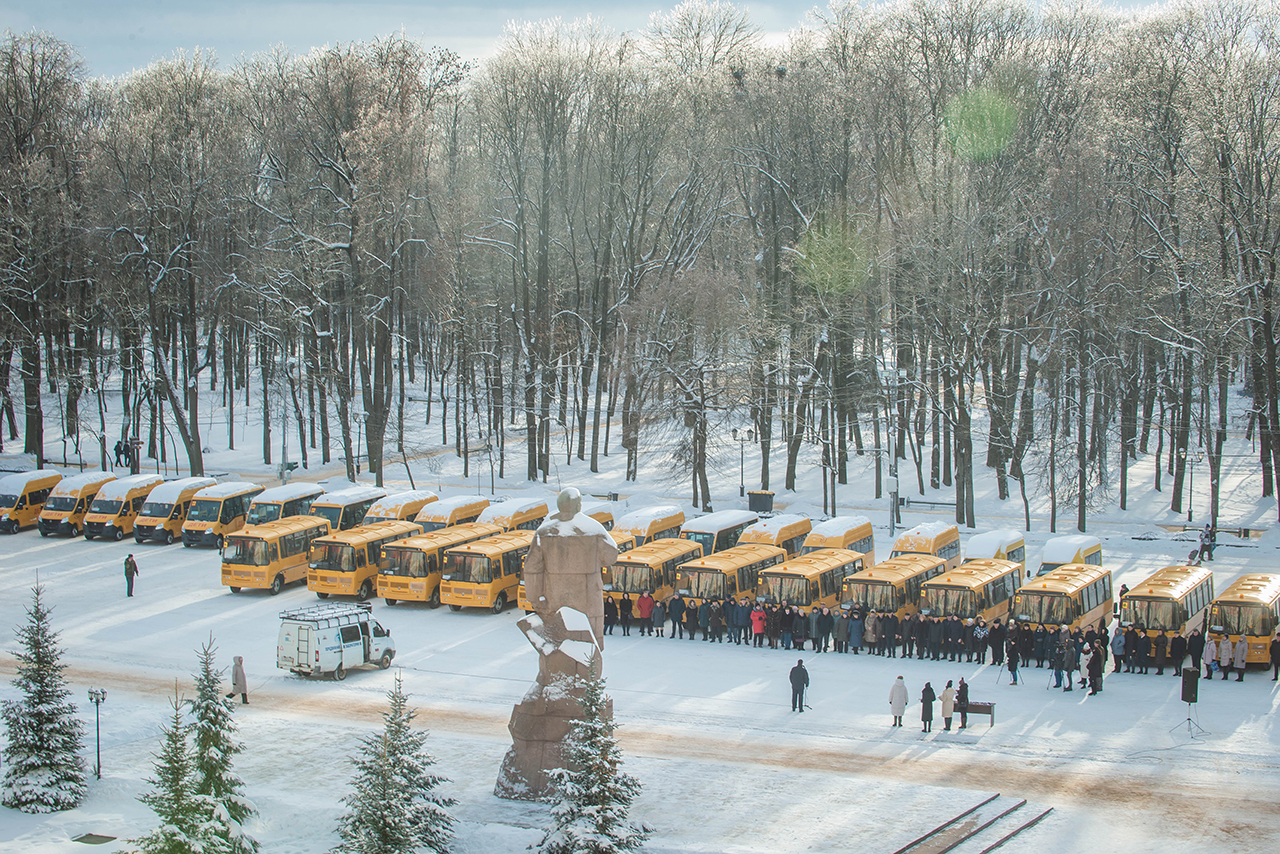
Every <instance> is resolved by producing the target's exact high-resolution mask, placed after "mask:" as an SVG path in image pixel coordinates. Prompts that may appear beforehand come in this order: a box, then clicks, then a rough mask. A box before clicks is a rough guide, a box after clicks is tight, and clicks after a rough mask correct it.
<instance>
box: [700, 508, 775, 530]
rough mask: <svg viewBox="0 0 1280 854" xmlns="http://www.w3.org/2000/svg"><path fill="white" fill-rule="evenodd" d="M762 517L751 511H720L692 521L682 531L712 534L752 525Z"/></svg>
mask: <svg viewBox="0 0 1280 854" xmlns="http://www.w3.org/2000/svg"><path fill="white" fill-rule="evenodd" d="M759 518H760V517H759V516H757V515H756V514H754V513H752V512H751V511H750V510H718V511H716V512H715V513H708V514H707V515H705V516H699V517H698V518H696V519H690V520H689V521H688V522H685V523H684V525H682V526H681V528H680V529H681V530H682V531H695V532H697V533H699V534H712V533H715V532H716V531H720V530H722V529H724V528H730V527H732V526H734V525H750V524H751V523H752V522H755V521H757V520H758V519H759Z"/></svg>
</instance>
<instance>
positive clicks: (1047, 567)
mask: <svg viewBox="0 0 1280 854" xmlns="http://www.w3.org/2000/svg"><path fill="white" fill-rule="evenodd" d="M1060 566H1062V564H1060V563H1042V564H1040V568H1039V569H1037V570H1036V578H1039V577H1040V576H1042V575H1045V574H1047V573H1050V572H1053V571H1054V570H1055V569H1057V568H1058V567H1060Z"/></svg>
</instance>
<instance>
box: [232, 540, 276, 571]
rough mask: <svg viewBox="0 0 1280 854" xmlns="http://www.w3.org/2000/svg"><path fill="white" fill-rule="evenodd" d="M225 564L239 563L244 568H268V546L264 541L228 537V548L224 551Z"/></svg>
mask: <svg viewBox="0 0 1280 854" xmlns="http://www.w3.org/2000/svg"><path fill="white" fill-rule="evenodd" d="M222 562H223V563H238V564H242V565H244V566H266V565H267V562H268V561H267V544H266V542H264V541H263V540H252V539H249V538H248V537H227V546H226V548H225V549H223V551H222Z"/></svg>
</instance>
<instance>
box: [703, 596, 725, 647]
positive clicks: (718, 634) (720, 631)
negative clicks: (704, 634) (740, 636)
mask: <svg viewBox="0 0 1280 854" xmlns="http://www.w3.org/2000/svg"><path fill="white" fill-rule="evenodd" d="M707 623H708V624H709V625H710V627H711V640H712V642H713V643H724V608H723V606H721V604H720V600H718V599H717V600H716V601H714V602H712V603H711V607H710V608H708V609H707Z"/></svg>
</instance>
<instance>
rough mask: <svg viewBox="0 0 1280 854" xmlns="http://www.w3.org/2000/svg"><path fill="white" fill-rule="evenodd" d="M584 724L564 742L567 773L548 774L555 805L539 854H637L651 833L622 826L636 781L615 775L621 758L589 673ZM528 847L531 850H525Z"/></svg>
mask: <svg viewBox="0 0 1280 854" xmlns="http://www.w3.org/2000/svg"><path fill="white" fill-rule="evenodd" d="M582 694H583V695H582V699H581V700H580V701H579V704H580V705H581V707H582V712H583V719H582V720H580V721H575V722H574V724H573V728H572V729H571V730H570V732H569V737H568V739H567V740H566V742H565V753H564V759H565V764H566V765H567V766H568V767H567V768H560V769H557V770H555V771H552V772H551V776H552V779H553V780H555V782H556V785H557V787H558V788H559V790H560V799H559V800H558V801H557V802H556V803H555V804H554V805H553V806H552V807H551V817H552V818H553V819H555V826H554V827H553V828H551V829H550V830H548V831H547V833H546V835H545V836H543V838H542V842H541V843H539V844H538V847H537V850H538V852H539V854H615V852H622V851H637V850H639V849H640V846H642V845H643V844H644V841H645V840H646V839H648V838H649V835H650V834H651V833H652V832H653V831H651V830H650V829H649V828H648V827H645V826H644V825H641V826H640V827H636V826H635V825H632V824H630V823H629V822H628V821H627V813H628V811H629V810H630V808H631V802H632V801H633V800H635V797H636V795H638V794H640V781H639V780H637V779H636V778H635V777H632V776H631V775H629V774H625V773H623V772H622V771H621V770H620V766H621V765H622V753H621V751H619V750H618V742H617V740H616V739H615V738H614V736H613V732H614V729H615V728H616V724H614V722H613V718H612V717H611V716H610V715H609V714H608V698H607V697H606V696H605V693H604V679H602V678H601V677H600V676H598V675H597V674H596V672H595V670H594V669H593V670H592V671H591V675H590V676H589V677H588V678H587V679H585V680H583V692H582ZM530 847H532V846H530Z"/></svg>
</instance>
